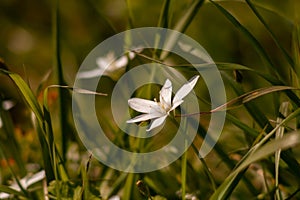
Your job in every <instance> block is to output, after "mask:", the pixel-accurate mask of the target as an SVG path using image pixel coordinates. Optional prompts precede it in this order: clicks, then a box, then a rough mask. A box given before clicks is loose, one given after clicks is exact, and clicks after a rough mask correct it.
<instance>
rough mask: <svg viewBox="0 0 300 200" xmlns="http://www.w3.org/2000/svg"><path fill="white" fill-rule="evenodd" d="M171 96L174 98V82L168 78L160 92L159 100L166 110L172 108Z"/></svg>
mask: <svg viewBox="0 0 300 200" xmlns="http://www.w3.org/2000/svg"><path fill="white" fill-rule="evenodd" d="M171 98H172V83H171V81H170V80H169V79H167V80H166V82H165V84H164V85H163V87H162V88H161V90H160V92H159V101H160V103H161V105H162V107H163V108H164V109H165V110H168V109H170V108H171Z"/></svg>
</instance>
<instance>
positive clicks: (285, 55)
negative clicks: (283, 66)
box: [246, 0, 295, 70]
mask: <svg viewBox="0 0 300 200" xmlns="http://www.w3.org/2000/svg"><path fill="white" fill-rule="evenodd" d="M246 3H247V4H248V6H249V7H250V8H251V10H252V11H253V13H254V14H255V15H256V17H257V18H258V19H259V21H260V22H261V23H262V24H263V25H264V26H265V28H266V29H267V31H268V32H269V34H270V35H271V37H272V39H273V41H274V42H275V44H276V45H277V47H278V48H279V49H280V51H281V52H282V54H283V55H284V57H285V59H286V60H287V62H288V63H289V64H290V66H291V67H292V69H293V70H295V64H294V61H293V59H292V58H291V57H290V55H289V54H288V53H287V51H286V50H285V49H284V48H283V46H282V45H281V44H280V43H279V41H278V40H277V38H276V36H275V34H274V32H273V31H272V30H271V29H270V27H269V25H268V24H267V22H266V21H265V20H264V18H263V17H262V16H261V15H260V14H259V12H258V10H257V9H256V8H255V6H254V5H253V4H252V2H251V0H246Z"/></svg>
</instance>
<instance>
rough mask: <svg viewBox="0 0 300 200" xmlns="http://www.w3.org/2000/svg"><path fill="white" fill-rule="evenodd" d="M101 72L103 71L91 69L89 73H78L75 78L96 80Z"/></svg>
mask: <svg viewBox="0 0 300 200" xmlns="http://www.w3.org/2000/svg"><path fill="white" fill-rule="evenodd" d="M103 70H104V69H102V68H96V69H92V70H89V71H84V72H79V73H78V74H77V78H79V79H86V78H96V77H99V76H100V74H101V75H102V73H103Z"/></svg>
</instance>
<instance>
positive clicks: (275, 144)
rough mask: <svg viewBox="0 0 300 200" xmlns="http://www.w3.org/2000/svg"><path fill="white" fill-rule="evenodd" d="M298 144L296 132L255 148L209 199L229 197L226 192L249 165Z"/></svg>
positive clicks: (297, 133)
mask: <svg viewBox="0 0 300 200" xmlns="http://www.w3.org/2000/svg"><path fill="white" fill-rule="evenodd" d="M299 144H300V134H299V132H296V133H290V134H287V135H285V136H284V137H283V138H281V139H279V140H273V141H271V142H269V143H267V144H265V145H263V146H260V147H259V148H256V150H255V151H253V152H252V154H251V156H248V157H246V159H244V160H243V162H242V163H241V164H240V165H239V166H238V167H237V168H236V169H235V170H234V171H233V172H232V173H231V174H230V175H229V176H228V177H227V178H226V179H225V181H224V182H223V183H222V184H221V185H220V186H219V188H218V189H217V190H216V192H214V194H213V195H212V196H211V197H210V200H220V199H227V198H228V197H229V195H230V194H229V193H228V191H229V190H231V189H232V187H235V186H236V184H234V185H233V183H234V180H235V179H236V177H237V176H238V174H239V173H240V172H241V171H242V170H244V169H245V168H246V167H247V166H248V165H250V164H251V163H253V162H256V161H258V160H260V159H262V158H265V157H266V156H268V155H270V154H272V153H274V152H275V151H277V150H278V149H287V148H290V147H293V146H295V145H299Z"/></svg>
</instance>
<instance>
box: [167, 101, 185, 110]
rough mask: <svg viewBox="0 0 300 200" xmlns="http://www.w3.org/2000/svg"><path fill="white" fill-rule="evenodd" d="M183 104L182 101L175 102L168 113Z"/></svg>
mask: <svg viewBox="0 0 300 200" xmlns="http://www.w3.org/2000/svg"><path fill="white" fill-rule="evenodd" d="M182 103H183V100H181V101H176V102H175V103H174V104H173V105H172V108H171V109H170V110H169V112H171V111H172V110H174V109H175V108H177V107H178V106H180V104H182Z"/></svg>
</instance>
